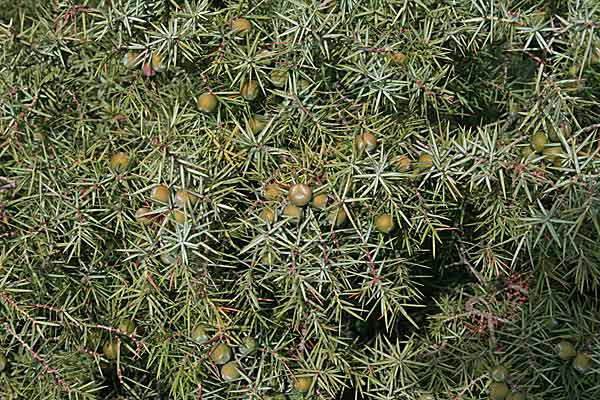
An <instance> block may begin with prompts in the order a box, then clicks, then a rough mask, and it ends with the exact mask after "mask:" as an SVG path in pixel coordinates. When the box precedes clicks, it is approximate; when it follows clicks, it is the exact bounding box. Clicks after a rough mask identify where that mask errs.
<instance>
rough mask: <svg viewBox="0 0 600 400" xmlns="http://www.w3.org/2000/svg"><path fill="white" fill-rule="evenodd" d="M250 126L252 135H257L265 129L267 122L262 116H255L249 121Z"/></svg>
mask: <svg viewBox="0 0 600 400" xmlns="http://www.w3.org/2000/svg"><path fill="white" fill-rule="evenodd" d="M248 126H249V127H250V130H251V131H252V133H254V134H256V133H259V132H260V131H262V130H263V129H265V126H267V122H266V121H265V117H263V116H262V115H253V116H252V118H250V120H249V121H248Z"/></svg>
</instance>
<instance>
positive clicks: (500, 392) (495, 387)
mask: <svg viewBox="0 0 600 400" xmlns="http://www.w3.org/2000/svg"><path fill="white" fill-rule="evenodd" d="M509 392H510V390H509V389H508V386H507V385H506V383H504V382H494V383H492V384H491V385H490V400H504V399H505V398H506V396H507V395H508V393H509Z"/></svg>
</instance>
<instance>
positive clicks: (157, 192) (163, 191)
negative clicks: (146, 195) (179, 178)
mask: <svg viewBox="0 0 600 400" xmlns="http://www.w3.org/2000/svg"><path fill="white" fill-rule="evenodd" d="M169 194H170V193H169V188H168V187H167V186H165V185H156V186H154V188H153V189H152V194H151V197H152V200H154V201H156V202H159V203H165V204H166V203H168V202H169Z"/></svg>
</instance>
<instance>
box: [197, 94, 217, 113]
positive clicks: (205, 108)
mask: <svg viewBox="0 0 600 400" xmlns="http://www.w3.org/2000/svg"><path fill="white" fill-rule="evenodd" d="M217 104H218V101H217V96H215V95H214V94H212V93H204V94H202V95H200V97H198V103H197V105H198V109H199V110H200V111H202V112H203V113H206V114H210V113H212V112H213V111H215V109H216V108H217Z"/></svg>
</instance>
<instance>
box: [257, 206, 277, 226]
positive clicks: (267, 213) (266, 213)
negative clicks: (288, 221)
mask: <svg viewBox="0 0 600 400" xmlns="http://www.w3.org/2000/svg"><path fill="white" fill-rule="evenodd" d="M259 218H260V219H262V220H263V221H264V222H267V223H269V224H272V223H273V222H275V212H274V211H273V210H271V209H270V208H265V209H264V210H262V211H261V212H260V215H259Z"/></svg>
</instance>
